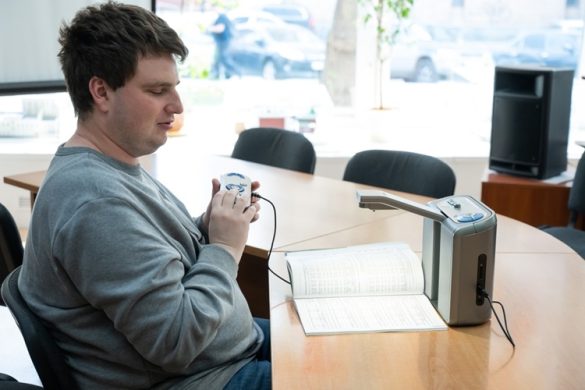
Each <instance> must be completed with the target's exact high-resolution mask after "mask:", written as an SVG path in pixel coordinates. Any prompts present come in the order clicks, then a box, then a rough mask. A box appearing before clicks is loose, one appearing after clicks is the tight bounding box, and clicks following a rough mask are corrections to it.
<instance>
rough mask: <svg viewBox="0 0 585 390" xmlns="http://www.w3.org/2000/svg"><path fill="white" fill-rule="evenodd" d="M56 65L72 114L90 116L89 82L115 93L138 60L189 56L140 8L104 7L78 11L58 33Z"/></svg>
mask: <svg viewBox="0 0 585 390" xmlns="http://www.w3.org/2000/svg"><path fill="white" fill-rule="evenodd" d="M59 43H60V44H61V50H60V51H59V60H60V61H61V69H62V70H63V74H64V75H65V82H66V84H67V90H68V91H69V95H70V96H71V101H72V102H73V108H74V109H75V113H76V114H78V115H79V117H80V118H83V117H84V116H86V114H88V113H89V112H91V110H92V108H93V99H92V97H91V95H90V93H89V80H90V79H91V78H92V77H93V76H96V77H99V78H101V79H103V80H104V81H105V82H106V83H107V84H108V85H109V86H110V87H111V88H113V89H117V88H120V87H122V86H124V84H125V83H126V81H128V80H129V79H130V78H132V77H133V76H134V74H135V72H136V67H137V64H138V59H139V58H140V57H144V56H159V55H172V56H173V57H175V58H178V59H179V60H180V61H184V60H185V58H186V57H187V54H188V49H187V47H185V45H184V44H183V42H182V41H181V38H179V36H178V35H177V33H176V32H175V30H173V29H172V28H171V27H169V25H168V24H167V23H166V22H165V21H164V20H163V19H161V18H160V17H158V16H156V15H155V14H153V13H152V12H150V11H148V10H146V9H144V8H141V7H139V6H133V5H127V4H120V3H116V2H112V1H110V2H107V3H104V4H101V5H99V6H89V7H87V8H84V9H82V10H80V11H79V12H78V13H77V14H76V15H75V17H74V18H73V20H72V21H71V23H70V24H69V26H67V25H66V24H65V23H64V24H63V25H62V26H61V29H60V30H59Z"/></svg>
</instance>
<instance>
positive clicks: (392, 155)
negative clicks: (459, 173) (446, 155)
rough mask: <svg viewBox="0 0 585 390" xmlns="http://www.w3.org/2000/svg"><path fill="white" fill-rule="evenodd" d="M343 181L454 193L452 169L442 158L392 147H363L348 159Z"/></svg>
mask: <svg viewBox="0 0 585 390" xmlns="http://www.w3.org/2000/svg"><path fill="white" fill-rule="evenodd" d="M343 180H346V181H351V182H354V183H360V184H366V185H371V186H376V187H383V188H388V189H390V190H395V191H402V192H408V193H411V194H418V195H424V196H429V197H433V198H442V197H445V196H449V195H453V194H454V192H455V184H456V181H457V180H456V177H455V172H453V169H451V167H450V166H449V165H447V163H445V162H444V161H442V160H440V159H438V158H436V157H433V156H428V155H424V154H419V153H413V152H406V151H396V150H364V151H362V152H358V153H356V154H355V155H354V156H353V157H352V158H350V159H349V161H348V163H347V165H346V167H345V171H344V174H343Z"/></svg>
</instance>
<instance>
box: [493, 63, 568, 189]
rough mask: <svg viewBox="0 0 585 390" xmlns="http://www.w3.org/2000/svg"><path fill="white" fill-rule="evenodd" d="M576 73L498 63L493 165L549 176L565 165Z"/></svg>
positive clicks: (521, 173) (513, 171) (518, 173)
mask: <svg viewBox="0 0 585 390" xmlns="http://www.w3.org/2000/svg"><path fill="white" fill-rule="evenodd" d="M573 77H574V71H573V70H572V69H553V68H538V67H501V66H498V67H496V70H495V79H494V100H493V111H492V134H491V147H490V158H489V168H490V169H492V170H494V171H496V172H502V173H508V174H511V175H516V176H527V177H533V178H538V179H547V178H549V177H553V176H556V175H559V174H560V173H562V172H564V171H565V170H566V168H567V143H568V138H569V121H570V114H571V94H572V89H573Z"/></svg>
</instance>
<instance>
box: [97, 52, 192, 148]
mask: <svg viewBox="0 0 585 390" xmlns="http://www.w3.org/2000/svg"><path fill="white" fill-rule="evenodd" d="M178 83H179V79H178V75H177V66H176V63H175V61H174V59H173V58H172V57H171V56H162V57H142V58H140V59H139V60H138V65H137V69H136V74H135V75H134V77H132V78H131V79H130V80H128V81H127V82H126V84H125V85H124V86H123V87H121V88H118V89H117V90H115V91H112V90H110V91H109V93H110V96H111V104H110V106H109V112H108V126H109V128H108V129H106V131H107V132H108V133H109V137H110V138H111V139H112V141H113V142H115V143H116V144H117V145H118V146H119V147H120V148H121V149H122V150H124V151H125V152H126V153H128V154H129V155H130V156H132V157H135V158H137V157H140V156H144V155H147V154H150V153H153V152H155V151H156V150H157V149H158V148H159V147H160V146H161V145H163V144H164V143H165V142H166V140H167V131H169V130H170V129H171V127H172V124H173V120H174V115H175V114H179V113H181V112H183V104H182V103H181V99H180V97H179V94H178V93H177V90H176V86H177V84H178Z"/></svg>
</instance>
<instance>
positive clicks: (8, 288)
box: [2, 267, 78, 390]
mask: <svg viewBox="0 0 585 390" xmlns="http://www.w3.org/2000/svg"><path fill="white" fill-rule="evenodd" d="M20 270H21V267H17V268H16V269H15V270H14V271H12V272H11V273H10V274H9V275H8V277H7V278H6V279H5V280H4V282H3V283H2V298H3V299H4V302H5V303H6V306H7V307H8V309H9V310H10V312H11V313H12V316H13V317H14V319H15V320H16V323H17V324H18V327H19V329H20V332H21V333H22V336H23V338H24V342H25V344H26V348H27V350H28V353H29V354H30V357H31V360H32V362H33V364H34V366H35V368H36V370H37V374H38V375H39V378H40V379H41V382H42V384H43V388H44V389H47V390H53V389H54V390H59V389H61V390H63V389H68V390H69V389H72V390H74V389H77V388H78V386H77V384H76V383H75V381H74V379H73V377H72V376H71V373H70V369H69V367H68V366H67V364H66V363H65V355H64V354H63V352H62V351H61V349H60V348H59V347H58V346H57V343H56V342H55V340H54V339H53V336H51V334H50V333H49V330H48V329H47V328H46V327H45V325H44V324H43V322H42V321H41V319H40V318H39V317H37V316H36V315H35V314H34V313H33V312H32V311H31V310H30V308H29V307H28V305H27V304H26V302H25V301H24V299H23V298H22V295H20V291H19V289H18V275H19V274H20Z"/></svg>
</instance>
